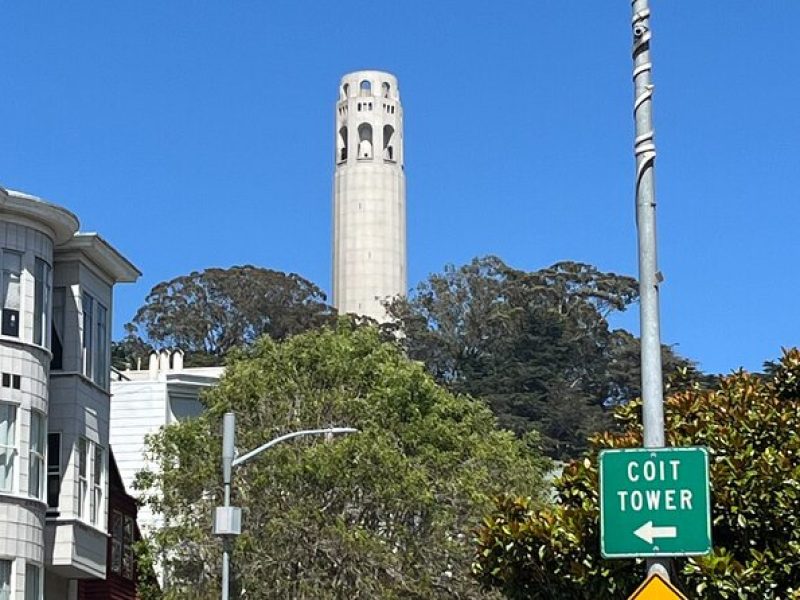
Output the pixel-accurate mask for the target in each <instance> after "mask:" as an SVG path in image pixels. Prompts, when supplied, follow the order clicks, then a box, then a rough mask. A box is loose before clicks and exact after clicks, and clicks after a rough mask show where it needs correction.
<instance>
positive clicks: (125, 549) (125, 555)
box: [122, 515, 133, 579]
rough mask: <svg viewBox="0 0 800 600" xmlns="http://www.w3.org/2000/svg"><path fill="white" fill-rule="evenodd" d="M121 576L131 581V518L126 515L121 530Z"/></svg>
mask: <svg viewBox="0 0 800 600" xmlns="http://www.w3.org/2000/svg"><path fill="white" fill-rule="evenodd" d="M122 576H123V577H126V578H128V579H133V517H130V516H128V515H125V519H124V525H123V528H122Z"/></svg>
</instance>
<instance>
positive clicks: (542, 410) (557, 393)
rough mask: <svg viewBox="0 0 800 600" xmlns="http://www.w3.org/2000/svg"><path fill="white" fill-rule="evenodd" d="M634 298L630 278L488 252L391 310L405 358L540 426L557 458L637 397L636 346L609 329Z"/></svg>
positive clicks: (519, 420)
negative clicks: (529, 264) (517, 262)
mask: <svg viewBox="0 0 800 600" xmlns="http://www.w3.org/2000/svg"><path fill="white" fill-rule="evenodd" d="M637 295H638V286H637V283H636V280H634V279H633V278H631V277H627V276H624V275H617V274H615V273H604V272H601V271H599V270H598V269H596V268H595V267H593V266H591V265H586V264H582V263H576V262H561V263H556V264H555V265H553V266H551V267H548V268H546V269H542V270H539V271H534V272H530V273H528V272H523V271H519V270H517V269H513V268H511V267H509V266H507V265H506V264H505V263H503V261H501V260H500V259H499V258H496V257H492V256H489V257H485V258H480V259H475V260H473V261H472V262H471V263H470V264H468V265H464V266H462V267H459V268H455V267H452V266H448V267H446V268H445V270H444V272H443V273H441V274H434V275H431V276H430V278H429V279H428V280H427V281H426V282H423V283H422V284H420V285H419V286H418V287H417V289H416V291H415V293H414V294H413V295H412V296H411V297H410V298H409V299H398V300H396V301H395V302H394V303H393V304H392V305H391V306H390V309H389V310H390V314H391V315H392V316H393V317H394V319H395V323H394V324H393V325H392V326H393V327H395V328H397V329H399V330H401V331H402V336H401V339H402V340H403V343H404V345H405V347H406V350H407V352H408V354H409V356H410V357H411V358H414V359H415V360H420V361H422V362H423V363H425V365H426V366H427V367H428V369H429V370H430V372H431V373H432V374H433V375H434V377H436V378H437V380H438V381H439V382H441V383H443V384H445V385H447V386H449V387H450V388H451V389H452V390H453V391H455V392H458V393H467V394H470V395H473V396H476V397H480V398H483V399H484V400H486V401H487V403H488V404H489V405H490V406H491V407H492V410H493V411H494V412H495V414H496V415H497V418H498V420H499V422H500V424H501V425H502V426H504V427H507V428H510V429H512V430H513V431H515V432H517V433H520V434H522V433H524V432H527V431H530V430H531V429H534V428H535V429H537V430H538V431H540V432H541V434H542V438H543V442H544V444H545V447H546V449H547V450H548V452H549V454H550V455H551V456H553V457H556V458H561V459H563V458H569V457H573V456H576V455H577V454H578V453H580V452H581V451H582V450H583V449H584V448H585V443H586V437H587V436H588V435H589V434H591V433H593V432H596V431H599V430H602V429H604V428H607V427H609V426H611V422H610V420H609V418H608V412H607V410H606V406H608V405H612V404H616V403H619V402H625V401H628V400H631V399H633V398H635V397H636V396H635V393H638V384H636V385H635V386H634V385H632V383H631V373H630V371H631V370H632V367H633V364H632V363H631V362H630V361H629V360H628V358H629V357H630V355H631V350H632V349H634V347H635V349H636V351H637V352H638V342H637V341H636V340H635V338H633V336H631V335H630V334H628V333H627V332H624V331H611V330H610V328H609V325H608V316H609V315H610V314H611V313H612V312H614V311H622V310H625V309H626V308H627V307H628V306H630V304H631V303H632V302H634V301H635V300H636V299H637ZM665 356H666V357H667V358H668V359H670V362H672V363H674V364H677V365H681V366H688V365H689V363H688V362H687V361H685V360H683V359H679V358H677V357H675V356H674V354H673V353H672V352H671V351H670V350H669V349H668V348H665ZM636 362H638V358H637V361H636ZM634 364H635V363H634ZM637 373H638V372H637Z"/></svg>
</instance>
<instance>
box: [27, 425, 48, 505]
mask: <svg viewBox="0 0 800 600" xmlns="http://www.w3.org/2000/svg"><path fill="white" fill-rule="evenodd" d="M46 434H47V426H46V424H45V418H44V415H43V414H42V413H40V412H36V411H31V441H30V451H29V453H28V495H29V496H32V497H33V498H39V499H41V498H42V496H43V495H44V494H43V492H44V444H45V435H46Z"/></svg>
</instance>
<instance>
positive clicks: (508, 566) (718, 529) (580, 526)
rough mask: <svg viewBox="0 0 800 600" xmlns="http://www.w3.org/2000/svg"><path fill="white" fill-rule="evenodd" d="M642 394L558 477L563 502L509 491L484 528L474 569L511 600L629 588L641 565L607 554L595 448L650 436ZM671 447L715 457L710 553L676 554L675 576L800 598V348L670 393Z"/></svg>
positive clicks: (712, 586)
mask: <svg viewBox="0 0 800 600" xmlns="http://www.w3.org/2000/svg"><path fill="white" fill-rule="evenodd" d="M640 409H641V404H640V403H639V402H633V403H629V404H627V405H624V406H620V407H617V409H616V416H617V419H618V420H619V421H620V423H621V425H622V431H621V432H619V433H604V434H599V435H597V436H595V437H594V438H593V439H592V440H591V449H590V452H588V453H587V455H586V456H585V457H584V458H582V459H581V460H577V461H574V462H572V463H571V464H570V465H569V466H568V467H567V468H566V469H565V470H564V474H563V476H562V477H561V479H560V480H558V482H557V484H556V491H557V500H556V504H555V506H552V507H548V508H545V509H539V508H537V507H535V506H531V505H530V504H529V503H528V502H527V501H526V500H525V499H524V498H518V497H513V496H503V497H500V498H498V499H497V501H496V507H495V510H494V512H493V513H491V514H490V515H489V516H487V517H486V519H485V520H484V523H483V525H482V526H481V528H480V530H479V531H478V537H477V544H478V545H477V551H476V562H475V565H474V573H475V575H476V577H477V578H478V579H479V580H480V581H481V583H482V584H483V585H484V586H485V587H487V588H490V589H498V590H502V592H503V593H504V594H505V596H506V597H508V598H519V599H521V598H526V599H532V600H537V599H550V598H568V597H571V598H586V599H589V598H591V599H592V600H596V599H601V598H621V597H625V596H626V595H627V594H629V593H631V592H632V591H633V590H634V589H635V587H636V586H637V585H638V584H639V583H640V582H641V580H642V578H643V574H644V570H643V568H642V567H641V566H640V567H639V568H637V566H636V565H635V564H634V562H633V561H630V560H609V561H607V560H603V559H602V558H601V556H600V552H599V550H600V546H599V544H600V541H599V530H598V528H599V524H598V521H599V507H598V479H597V477H598V475H597V466H598V463H597V455H598V451H599V450H600V449H602V448H630V447H640V446H641V445H642V436H641V426H640ZM665 409H666V410H665V412H666V417H667V426H666V431H667V438H668V444H669V445H671V446H692V445H703V446H707V447H708V448H709V452H710V455H711V461H710V463H711V487H712V502H713V505H712V518H713V529H712V539H713V541H714V549H713V552H712V554H710V555H709V556H703V557H693V558H688V559H679V560H677V562H676V567H677V571H678V580H679V581H680V582H681V583H682V584H683V586H684V587H685V588H686V591H687V592H691V593H693V594H697V597H703V598H722V599H727V598H732V599H733V598H736V599H744V598H766V599H768V600H788V599H798V598H800V585H798V582H800V579H798V574H799V573H800V460H798V457H800V436H799V435H798V433H797V432H798V425H800V351H798V350H797V349H794V350H790V351H786V352H785V353H784V356H783V358H782V359H781V360H780V362H779V363H777V364H775V363H773V371H772V374H771V376H769V377H765V376H763V375H759V374H755V375H754V374H750V373H746V372H743V371H740V372H737V373H734V374H733V375H731V376H729V377H725V378H723V379H722V380H721V381H719V383H718V386H717V388H716V389H713V390H704V389H701V387H700V386H699V385H698V386H696V387H694V388H692V389H687V390H684V391H680V392H676V393H673V394H671V395H670V396H669V397H668V398H667V401H666V407H665Z"/></svg>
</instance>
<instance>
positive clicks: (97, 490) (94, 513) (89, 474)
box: [77, 437, 105, 529]
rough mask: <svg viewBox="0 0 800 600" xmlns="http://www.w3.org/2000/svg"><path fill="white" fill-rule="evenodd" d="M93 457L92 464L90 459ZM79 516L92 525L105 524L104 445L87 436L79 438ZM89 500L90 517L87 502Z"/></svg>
mask: <svg viewBox="0 0 800 600" xmlns="http://www.w3.org/2000/svg"><path fill="white" fill-rule="evenodd" d="M90 459H91V464H89V460H90ZM77 461H78V517H79V518H81V519H85V520H88V521H89V522H90V523H91V524H92V525H98V526H101V525H103V519H102V517H103V508H104V506H103V481H104V480H103V473H104V472H105V452H104V450H103V447H102V446H100V445H99V444H95V443H94V442H90V441H89V440H87V439H86V438H83V437H82V438H78V458H77ZM87 496H88V502H89V510H88V519H87V510H86V502H87ZM103 529H104V528H103Z"/></svg>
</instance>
